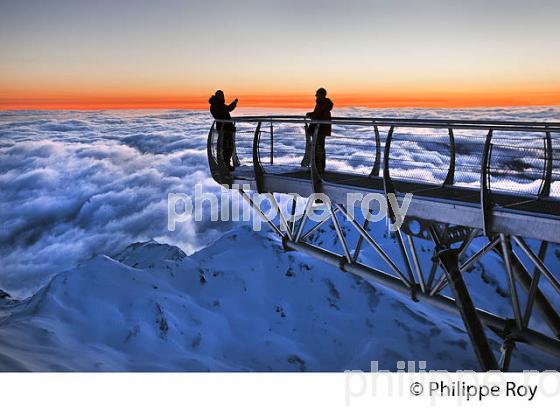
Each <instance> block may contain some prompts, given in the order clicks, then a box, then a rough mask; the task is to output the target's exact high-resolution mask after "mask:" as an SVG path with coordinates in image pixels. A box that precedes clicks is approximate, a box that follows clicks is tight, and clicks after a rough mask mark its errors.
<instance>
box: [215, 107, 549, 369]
mask: <svg viewBox="0 0 560 410" xmlns="http://www.w3.org/2000/svg"><path fill="white" fill-rule="evenodd" d="M232 122H235V125H236V128H237V131H236V134H235V153H234V158H233V160H234V165H236V169H235V170H234V171H229V170H228V168H227V166H226V164H225V163H224V160H223V155H222V139H223V138H224V136H223V135H221V133H220V132H217V131H216V129H217V123H216V122H215V123H214V124H212V127H211V129H210V132H209V135H208V162H209V166H210V170H211V173H212V176H213V178H214V179H215V180H216V182H218V183H220V184H222V185H226V186H228V187H230V188H233V189H237V190H238V191H239V192H240V193H241V195H243V197H244V198H245V199H246V200H247V201H248V202H249V203H250V204H251V205H252V206H253V208H255V210H256V211H257V213H259V214H260V215H261V216H262V217H263V218H264V219H265V221H266V222H267V223H268V224H269V225H270V227H271V228H272V230H273V231H274V232H275V233H276V234H278V235H279V236H280V237H281V238H282V241H283V244H284V247H285V248H286V249H287V250H296V251H300V252H304V253H306V254H308V255H312V256H314V257H317V258H319V259H321V260H324V261H326V262H329V263H331V264H333V265H335V266H337V267H339V268H340V269H342V270H345V271H348V272H351V273H354V274H356V275H359V276H361V277H363V278H365V279H367V280H370V281H373V282H377V283H381V284H383V285H385V286H388V287H390V288H392V289H394V290H397V291H399V292H403V293H407V294H410V295H411V297H412V298H413V299H414V300H417V301H420V300H425V301H427V302H429V303H431V304H432V305H435V306H438V307H441V308H443V309H445V310H448V311H453V312H456V313H459V314H460V315H461V317H462V319H463V321H464V323H465V327H466V329H467V332H468V334H469V336H470V338H471V341H472V343H473V348H474V351H475V353H476V355H477V357H478V359H479V363H480V365H481V368H482V369H484V370H490V369H502V370H507V369H508V367H509V361H510V358H511V354H512V351H513V348H514V346H515V343H516V342H522V343H527V344H529V345H532V346H535V347H537V348H539V349H541V350H544V351H547V352H548V353H551V354H554V355H556V356H558V357H560V339H559V337H560V316H559V314H558V313H557V308H558V294H559V293H560V281H559V279H558V275H557V273H556V274H555V273H553V272H551V270H550V269H548V268H547V266H546V265H545V263H544V260H545V257H546V252H547V247H548V243H549V242H555V243H560V123H550V122H549V123H539V122H514V121H470V120H435V119H403V118H336V117H335V118H333V119H332V121H330V122H328V123H329V124H331V126H332V134H331V136H329V137H327V138H326V153H327V154H326V155H327V166H326V171H325V172H324V173H322V174H320V173H319V172H318V170H317V167H316V166H315V149H314V146H315V141H316V139H317V131H318V129H319V127H318V126H315V127H314V128H315V134H314V135H309V133H308V132H307V130H308V129H309V126H310V125H311V124H326V123H327V122H317V121H310V120H309V119H306V118H304V117H296V116H267V117H237V118H234V119H232ZM247 188H248V189H250V190H254V191H257V192H259V193H263V194H268V196H269V198H270V200H271V202H272V203H273V204H274V206H275V207H276V209H277V211H278V212H279V218H278V219H279V220H278V224H276V223H275V221H272V220H270V219H268V218H267V217H266V215H265V214H264V212H262V210H261V209H259V206H258V205H257V204H255V203H254V202H253V201H252V200H251V198H250V196H249V195H247V192H246V189H247ZM275 193H276V194H289V195H299V196H301V197H304V198H309V197H310V196H312V195H313V194H315V195H317V194H325V195H326V196H327V197H328V198H329V199H330V201H326V202H324V203H323V206H324V207H326V208H328V211H329V212H328V214H329V218H327V219H325V220H323V221H321V222H318V223H316V224H314V225H312V226H311V227H309V223H310V220H309V218H308V214H309V212H312V208H313V206H314V201H315V199H314V197H313V196H312V198H311V199H308V201H307V203H306V205H305V206H304V210H303V213H302V214H300V215H299V218H296V213H297V211H296V209H297V206H296V198H295V197H294V199H293V202H292V207H291V213H290V214H285V213H283V212H282V211H281V209H280V206H279V205H278V202H277V201H276V199H275V198H274V195H273V194H275ZM357 193H359V194H362V195H367V194H378V195H382V196H383V197H384V198H389V197H390V196H391V195H395V197H396V198H397V199H398V201H399V202H401V201H402V200H403V198H404V197H405V195H406V194H409V193H411V194H413V196H412V200H411V201H410V205H409V208H408V211H407V213H406V217H405V218H404V221H403V224H402V226H401V227H400V229H399V230H398V231H397V232H396V235H395V237H396V239H397V243H398V244H399V250H400V255H401V258H400V259H399V260H394V259H393V258H390V257H389V256H388V252H386V251H385V250H383V249H382V247H381V246H380V245H379V244H378V243H377V242H376V241H375V240H374V239H373V237H372V235H371V234H370V230H369V221H368V220H367V219H366V220H365V221H364V222H363V223H362V222H359V221H358V220H357V219H356V218H355V217H354V216H353V212H351V210H350V209H347V205H346V204H347V198H348V194H357ZM271 194H272V195H271ZM340 217H342V219H343V222H345V223H347V224H348V225H349V226H350V227H351V229H353V230H354V231H355V232H356V233H357V235H358V237H359V240H358V241H357V243H356V244H355V247H354V248H353V249H350V245H349V244H348V243H347V240H346V238H345V235H344V233H343V230H342V229H341V220H340V219H341V218H340ZM388 218H389V219H390V221H392V222H395V218H398V215H395V214H394V213H393V212H390V213H389V216H388ZM294 220H295V221H296V222H294ZM297 221H299V223H297ZM327 223H330V225H331V226H332V227H333V229H334V230H335V231H336V234H337V236H338V239H339V241H340V244H341V252H336V251H332V250H329V249H324V248H322V247H320V246H317V245H314V244H311V243H309V241H307V239H308V238H309V237H310V235H311V234H312V233H318V232H320V230H319V228H320V227H325V226H327ZM306 228H308V229H306ZM478 237H483V238H486V240H487V242H486V244H485V245H484V246H483V247H482V248H481V249H477V250H475V251H474V253H473V252H470V253H471V255H470V256H468V258H467V255H468V254H469V252H467V251H469V247H470V245H471V243H472V241H473V240H474V239H475V238H478ZM415 239H416V240H429V241H430V242H431V244H432V245H433V258H432V260H433V264H432V266H431V268H430V270H429V273H427V274H424V272H423V270H424V269H423V268H422V266H421V263H420V261H419V258H418V255H417V252H416V246H415V242H414V241H415ZM526 239H532V240H539V241H540V247H539V249H538V250H537V251H535V250H533V249H532V248H531V246H530V245H529V244H528V243H527V242H526ZM364 242H365V243H366V244H367V245H368V248H369V249H371V250H373V251H374V252H376V253H377V254H378V255H379V256H381V258H382V259H383V260H384V261H385V263H386V265H387V267H388V268H389V269H388V272H385V271H383V270H381V269H379V266H367V265H365V264H362V263H361V261H360V252H361V251H362V249H363V248H364ZM488 252H494V253H495V254H497V255H499V257H500V258H502V260H503V264H504V271H505V274H506V277H507V281H508V284H509V292H510V298H511V306H512V314H511V317H500V316H498V315H496V314H493V313H490V312H487V311H484V310H482V309H480V308H477V307H476V306H475V304H474V302H473V300H472V298H471V296H470V294H469V291H468V288H467V286H466V283H465V281H464V278H463V275H462V273H463V272H465V271H466V270H468V269H469V268H471V267H472V266H473V264H474V263H475V262H477V261H478V259H479V258H481V257H483V256H484V255H486V254H487V253H488ZM526 260H529V261H530V262H531V264H532V265H533V266H532V267H533V269H529V268H528V267H527V266H526ZM541 277H543V280H542V281H541ZM544 281H546V282H547V283H546V286H543V284H542V283H543V282H544ZM446 287H448V288H449V290H450V291H451V294H452V295H453V297H448V296H445V295H443V294H442V291H443V290H444V289H445V288H446ZM519 287H521V288H522V289H523V290H524V294H520V292H519V289H518V288H519ZM550 289H552V291H553V292H554V293H553V294H551V292H550ZM551 300H553V302H554V303H551ZM555 304H556V306H555ZM533 307H535V309H533ZM534 310H537V311H538V312H539V315H540V317H542V318H543V319H544V322H545V323H546V324H547V325H548V328H549V329H548V330H547V332H538V331H535V330H533V329H531V328H530V327H529V325H530V320H531V317H532V316H531V315H532V314H533V311H534ZM485 328H486V329H490V330H491V331H493V332H494V333H495V334H497V335H498V336H500V337H501V338H502V339H503V345H502V349H501V357H500V359H499V360H497V359H496V358H495V355H494V354H495V352H494V351H493V349H491V348H490V344H489V342H488V339H487V337H486V333H485Z"/></svg>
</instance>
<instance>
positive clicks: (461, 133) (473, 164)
mask: <svg viewBox="0 0 560 410" xmlns="http://www.w3.org/2000/svg"><path fill="white" fill-rule="evenodd" d="M453 135H454V140H455V178H454V185H456V186H460V187H469V188H475V189H480V172H481V170H482V156H483V151H484V144H485V143H486V137H487V135H488V131H486V130H453Z"/></svg>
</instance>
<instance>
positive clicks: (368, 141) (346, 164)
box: [325, 125, 376, 179]
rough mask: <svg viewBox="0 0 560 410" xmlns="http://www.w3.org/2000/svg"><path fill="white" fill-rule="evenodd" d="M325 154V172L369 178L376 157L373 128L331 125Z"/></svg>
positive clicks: (326, 140)
mask: <svg viewBox="0 0 560 410" xmlns="http://www.w3.org/2000/svg"><path fill="white" fill-rule="evenodd" d="M325 153H326V168H325V169H326V170H327V171H330V172H342V173H348V174H356V175H359V176H365V177H367V176H369V175H370V173H371V171H372V169H373V165H374V163H375V155H376V145H375V133H374V129H373V126H367V125H358V126H356V125H333V126H332V130H331V135H330V136H328V137H326V139H325ZM325 178H327V179H328V175H327V176H326V177H325Z"/></svg>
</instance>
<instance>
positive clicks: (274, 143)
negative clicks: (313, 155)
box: [259, 122, 306, 173]
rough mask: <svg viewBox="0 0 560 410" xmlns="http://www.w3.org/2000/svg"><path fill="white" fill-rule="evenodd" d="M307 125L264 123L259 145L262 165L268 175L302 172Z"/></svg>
mask: <svg viewBox="0 0 560 410" xmlns="http://www.w3.org/2000/svg"><path fill="white" fill-rule="evenodd" d="M305 145H306V137H305V124H303V123H274V124H273V125H272V128H271V126H270V123H266V122H263V124H262V126H261V135H260V143H259V156H260V162H261V165H262V167H263V169H264V171H265V172H266V173H284V172H293V171H297V170H301V169H302V166H301V162H302V160H303V158H304V156H305Z"/></svg>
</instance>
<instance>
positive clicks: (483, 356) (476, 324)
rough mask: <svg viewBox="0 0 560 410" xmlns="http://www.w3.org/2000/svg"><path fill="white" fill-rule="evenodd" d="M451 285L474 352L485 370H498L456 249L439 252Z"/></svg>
mask: <svg viewBox="0 0 560 410" xmlns="http://www.w3.org/2000/svg"><path fill="white" fill-rule="evenodd" d="M438 257H439V260H440V262H441V265H442V267H443V271H444V273H445V275H446V276H447V279H448V282H449V287H450V288H451V291H452V292H453V295H454V296H455V303H456V304H457V308H458V309H459V312H460V314H461V318H462V319H463V323H464V324H465V328H466V329H467V333H468V334H469V337H470V339H471V342H472V345H473V348H474V352H475V354H476V357H477V358H478V362H479V363H480V366H481V368H482V370H483V371H489V370H498V368H499V367H498V363H497V361H496V358H495V357H494V353H493V352H492V349H491V348H490V344H489V343H488V339H487V338H486V334H485V333H484V328H483V327H482V323H481V321H480V319H479V317H478V315H477V313H476V309H475V307H474V304H473V301H472V299H471V296H470V295H469V291H468V290H467V286H466V285H465V282H464V280H463V276H462V275H461V271H460V270H459V257H458V252H457V250H456V249H445V250H443V251H440V252H439V253H438Z"/></svg>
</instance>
